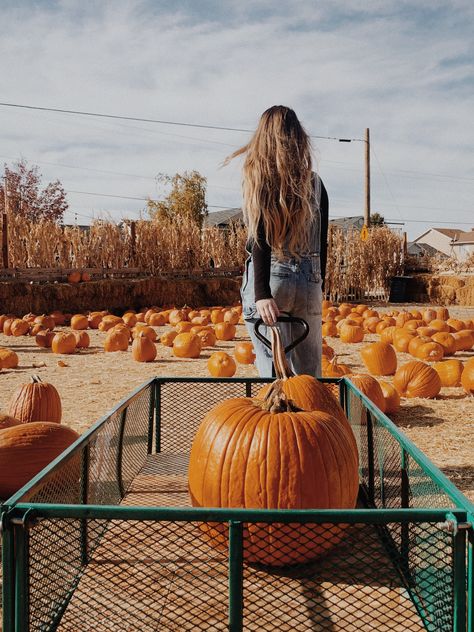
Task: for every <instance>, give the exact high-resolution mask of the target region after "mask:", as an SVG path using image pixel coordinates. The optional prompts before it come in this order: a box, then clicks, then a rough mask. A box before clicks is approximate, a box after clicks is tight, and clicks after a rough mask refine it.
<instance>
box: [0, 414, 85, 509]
mask: <svg viewBox="0 0 474 632" xmlns="http://www.w3.org/2000/svg"><path fill="white" fill-rule="evenodd" d="M78 437H79V435H78V434H77V432H75V431H74V430H72V429H71V428H68V427H67V426H62V425H60V424H57V423H51V422H44V421H36V422H33V423H28V424H20V425H17V426H13V427H11V428H5V429H4V430H0V498H2V499H7V498H8V497H9V496H11V495H12V494H14V493H15V492H17V491H18V490H19V489H20V488H21V487H23V485H25V484H26V483H27V482H28V481H29V480H30V479H31V478H33V476H35V475H36V474H38V472H40V471H41V470H42V469H43V468H44V467H46V465H48V463H50V462H51V461H52V460H53V459H55V458H56V457H57V456H59V455H60V454H61V452H63V451H64V450H65V449H66V448H68V447H69V446H70V445H71V444H72V443H74V441H75V440H76V439H77V438H78Z"/></svg>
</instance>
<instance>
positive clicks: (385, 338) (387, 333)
mask: <svg viewBox="0 0 474 632" xmlns="http://www.w3.org/2000/svg"><path fill="white" fill-rule="evenodd" d="M396 331H397V328H396V327H395V326H394V325H390V327H387V328H386V329H384V330H383V331H382V333H381V334H380V342H387V343H388V344H389V345H391V344H393V338H394V335H395V332H396Z"/></svg>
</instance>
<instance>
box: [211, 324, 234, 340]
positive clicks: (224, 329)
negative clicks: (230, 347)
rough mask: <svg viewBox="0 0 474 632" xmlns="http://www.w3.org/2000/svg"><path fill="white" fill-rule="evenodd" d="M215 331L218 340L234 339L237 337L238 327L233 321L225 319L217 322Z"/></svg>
mask: <svg viewBox="0 0 474 632" xmlns="http://www.w3.org/2000/svg"><path fill="white" fill-rule="evenodd" d="M214 331H215V333H216V338H217V340H232V339H233V338H235V333H236V328H235V325H232V323H227V322H225V321H223V322H222V323H217V325H216V326H215V327H214Z"/></svg>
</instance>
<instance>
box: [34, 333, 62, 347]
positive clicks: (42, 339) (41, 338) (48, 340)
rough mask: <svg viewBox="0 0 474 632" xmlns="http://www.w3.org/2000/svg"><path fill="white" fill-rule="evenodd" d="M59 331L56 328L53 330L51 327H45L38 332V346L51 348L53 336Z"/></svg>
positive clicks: (36, 337) (36, 338)
mask: <svg viewBox="0 0 474 632" xmlns="http://www.w3.org/2000/svg"><path fill="white" fill-rule="evenodd" d="M57 333H58V332H57V331H54V330H53V331H51V330H49V329H43V330H42V331H39V332H38V333H37V334H36V336H35V342H36V344H37V345H38V347H41V348H42V349H51V344H52V342H53V338H54V336H55V335H56V334H57Z"/></svg>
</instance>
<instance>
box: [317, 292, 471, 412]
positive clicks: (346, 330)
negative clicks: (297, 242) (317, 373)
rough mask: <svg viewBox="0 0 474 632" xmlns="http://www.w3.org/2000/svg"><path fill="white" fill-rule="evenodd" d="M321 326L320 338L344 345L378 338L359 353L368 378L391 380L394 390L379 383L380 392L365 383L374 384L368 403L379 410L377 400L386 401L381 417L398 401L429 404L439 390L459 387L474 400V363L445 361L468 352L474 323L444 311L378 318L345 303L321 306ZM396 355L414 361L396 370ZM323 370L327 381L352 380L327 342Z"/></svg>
mask: <svg viewBox="0 0 474 632" xmlns="http://www.w3.org/2000/svg"><path fill="white" fill-rule="evenodd" d="M323 321H324V322H323V326H322V331H323V335H324V336H327V337H338V338H340V340H341V341H342V342H345V343H361V342H363V340H364V337H365V335H366V334H378V335H379V337H380V341H379V342H372V343H369V344H367V345H365V346H363V347H362V348H361V350H360V353H361V357H362V361H363V363H364V364H365V366H366V368H367V370H368V372H369V373H370V374H371V375H372V376H391V375H393V376H394V377H393V384H391V383H389V382H386V381H381V382H380V386H381V389H377V386H376V385H374V383H373V381H372V382H371V381H370V380H367V379H366V380H365V383H368V382H370V383H371V384H372V386H371V389H372V391H373V392H372V399H374V398H375V400H377V401H378V403H377V405H379V407H380V408H381V409H382V410H384V407H383V401H382V400H381V395H382V394H383V395H384V396H385V400H386V402H385V412H395V411H396V410H397V409H398V406H399V402H400V395H402V396H405V397H423V398H432V397H436V395H437V394H438V393H439V391H440V389H441V387H457V386H461V385H462V386H463V388H464V390H465V391H466V392H467V393H468V394H471V395H472V394H474V358H471V359H468V360H467V361H466V362H465V363H464V364H463V362H462V361H461V360H459V359H457V358H451V359H443V358H445V357H447V356H453V355H454V354H455V353H457V352H461V351H462V352H467V351H470V350H471V349H472V347H473V346H474V323H473V321H472V320H467V321H466V320H460V319H455V318H450V317H449V311H448V310H447V308H445V307H437V308H434V309H433V308H428V309H425V310H423V311H419V310H413V311H398V310H392V311H389V312H385V313H379V312H377V311H376V310H373V309H370V308H369V307H367V305H362V304H361V305H350V304H348V303H343V304H342V305H339V306H338V307H336V306H334V305H333V304H332V303H331V302H330V301H325V302H324V305H323ZM396 352H399V353H408V354H410V355H412V356H413V357H414V358H416V359H415V360H413V361H411V362H408V363H406V364H404V365H402V366H400V367H399V368H397V353H396ZM431 363H433V364H431ZM322 364H323V375H324V376H325V377H342V376H343V375H350V376H351V379H352V370H351V367H350V366H347V365H344V364H339V363H338V362H337V357H336V356H335V354H334V349H333V348H332V347H330V346H329V345H328V344H327V343H326V342H324V343H323V363H322ZM353 381H357V379H354V380H353ZM359 386H360V385H359ZM366 387H367V385H366ZM361 390H364V389H363V388H362V389H361ZM374 392H375V393H376V394H375V395H374Z"/></svg>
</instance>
